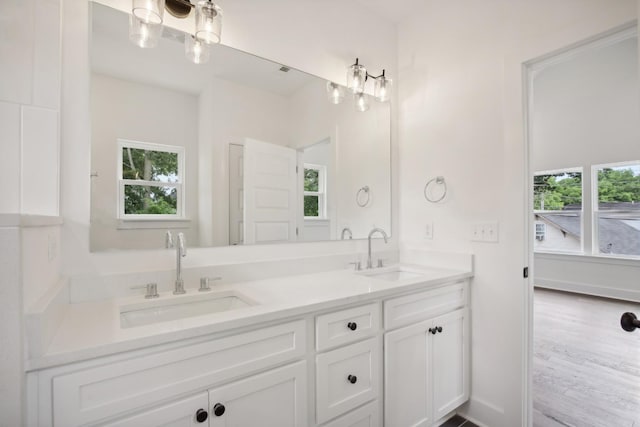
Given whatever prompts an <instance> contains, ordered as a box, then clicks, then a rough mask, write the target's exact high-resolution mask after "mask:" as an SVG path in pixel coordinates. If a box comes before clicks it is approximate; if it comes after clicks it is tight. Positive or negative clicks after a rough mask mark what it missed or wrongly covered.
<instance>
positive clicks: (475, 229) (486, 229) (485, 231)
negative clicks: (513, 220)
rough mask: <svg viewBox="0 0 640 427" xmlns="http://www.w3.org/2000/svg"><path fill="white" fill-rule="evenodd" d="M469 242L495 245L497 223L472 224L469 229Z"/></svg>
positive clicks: (496, 240) (482, 222)
mask: <svg viewBox="0 0 640 427" xmlns="http://www.w3.org/2000/svg"><path fill="white" fill-rule="evenodd" d="M471 240H472V241H474V242H485V243H497V242H498V221H481V222H480V221H479V222H474V223H473V225H472V227H471Z"/></svg>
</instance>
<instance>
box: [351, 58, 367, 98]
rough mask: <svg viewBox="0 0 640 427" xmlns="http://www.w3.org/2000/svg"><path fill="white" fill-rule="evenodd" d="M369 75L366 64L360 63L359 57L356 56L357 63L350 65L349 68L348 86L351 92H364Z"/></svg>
mask: <svg viewBox="0 0 640 427" xmlns="http://www.w3.org/2000/svg"><path fill="white" fill-rule="evenodd" d="M367 75H368V73H367V69H366V68H365V67H364V65H361V64H359V63H358V58H356V63H355V64H353V65H351V66H349V69H348V70H347V87H348V88H349V89H350V90H351V92H353V93H362V92H364V83H365V82H366V81H367Z"/></svg>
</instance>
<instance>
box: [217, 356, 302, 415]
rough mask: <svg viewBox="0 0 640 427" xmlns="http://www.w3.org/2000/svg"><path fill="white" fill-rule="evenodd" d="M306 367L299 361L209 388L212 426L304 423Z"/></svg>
mask: <svg viewBox="0 0 640 427" xmlns="http://www.w3.org/2000/svg"><path fill="white" fill-rule="evenodd" d="M306 378H307V368H306V362H304V361H302V362H298V363H294V364H292V365H288V366H285V367H283V368H278V369H273V370H271V371H267V372H265V373H263V374H259V375H254V376H252V377H249V378H246V379H244V380H240V381H236V382H233V383H231V384H227V385H224V386H222V387H218V388H215V389H211V390H209V404H210V407H209V409H210V414H211V418H210V424H209V425H210V426H211V427H249V426H261V427H303V426H306V425H307V381H306Z"/></svg>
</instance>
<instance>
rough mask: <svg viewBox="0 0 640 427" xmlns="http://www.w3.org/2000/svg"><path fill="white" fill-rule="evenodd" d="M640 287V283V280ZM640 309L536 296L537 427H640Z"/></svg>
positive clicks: (547, 294)
mask: <svg viewBox="0 0 640 427" xmlns="http://www.w3.org/2000/svg"><path fill="white" fill-rule="evenodd" d="M639 281H640V278H639ZM625 311H631V312H634V313H635V314H637V315H638V316H640V304H636V303H628V302H621V301H616V300H609V299H604V298H597V297H590V296H584V295H578V294H570V293H562V292H555V291H549V290H543V289H536V290H535V299H534V328H535V329H534V359H533V409H534V418H533V425H534V427H559V426H572V427H573V426H574V427H631V426H634V427H640V329H638V330H636V331H635V332H625V331H623V330H622V329H621V328H620V315H621V314H622V313H623V312H625Z"/></svg>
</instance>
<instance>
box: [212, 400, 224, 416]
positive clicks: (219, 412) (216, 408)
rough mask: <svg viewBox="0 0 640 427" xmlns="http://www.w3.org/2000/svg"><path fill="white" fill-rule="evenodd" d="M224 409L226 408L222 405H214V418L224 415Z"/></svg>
mask: <svg viewBox="0 0 640 427" xmlns="http://www.w3.org/2000/svg"><path fill="white" fill-rule="evenodd" d="M225 409H226V408H225V407H224V405H223V404H222V403H216V404H215V405H213V413H214V414H215V415H216V417H221V416H222V415H224V411H225Z"/></svg>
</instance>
